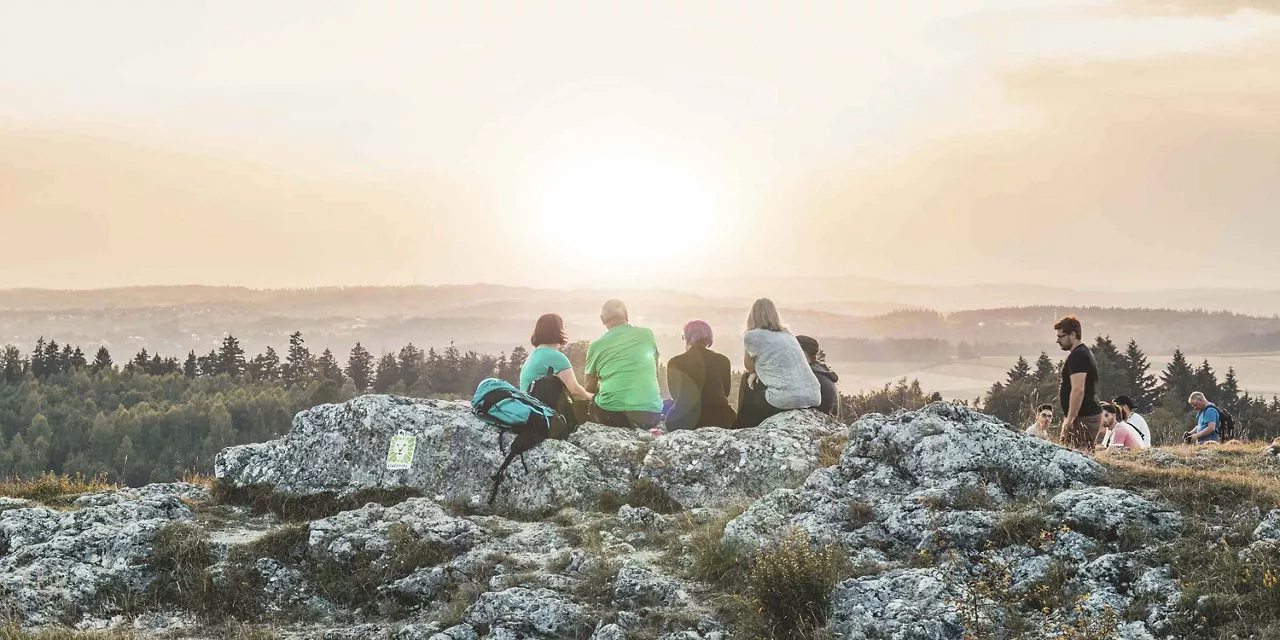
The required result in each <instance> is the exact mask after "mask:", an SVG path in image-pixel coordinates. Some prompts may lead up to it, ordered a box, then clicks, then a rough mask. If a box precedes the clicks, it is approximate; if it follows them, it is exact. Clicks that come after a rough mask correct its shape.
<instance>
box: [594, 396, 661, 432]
mask: <svg viewBox="0 0 1280 640" xmlns="http://www.w3.org/2000/svg"><path fill="white" fill-rule="evenodd" d="M590 418H591V421H592V422H595V423H598V424H602V425H604V426H606V427H618V428H619V429H652V428H654V427H656V426H658V425H659V424H661V423H662V414H661V413H654V412H651V411H609V410H608V409H601V408H600V407H599V405H597V404H596V403H595V402H592V403H591V409H590Z"/></svg>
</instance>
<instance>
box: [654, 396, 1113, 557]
mask: <svg viewBox="0 0 1280 640" xmlns="http://www.w3.org/2000/svg"><path fill="white" fill-rule="evenodd" d="M651 455H652V454H651ZM1101 474H1102V466H1101V465H1099V464H1098V463H1097V462H1095V461H1094V460H1092V459H1091V458H1089V457H1088V456H1085V455H1083V454H1080V453H1077V452H1074V451H1070V450H1067V449H1064V448H1062V447H1059V446H1056V445H1053V444H1051V443H1048V442H1045V441H1042V440H1038V439H1036V438H1030V437H1027V436H1025V435H1022V434H1019V433H1017V432H1014V431H1013V430H1010V429H1008V428H1006V427H1005V426H1003V425H1002V423H999V422H997V421H996V420H995V419H993V418H991V417H989V416H986V415H983V414H981V413H977V412H974V411H969V410H968V409H965V408H963V407H956V406H954V405H950V404H946V403H934V404H932V405H929V406H928V407H925V408H924V409H921V410H920V411H916V412H904V413H901V414H898V415H896V416H893V417H885V416H882V415H879V414H870V415H867V416H864V417H862V418H861V419H860V420H858V421H857V422H856V423H854V424H853V426H852V428H851V436H850V440H849V444H848V446H847V447H846V448H845V450H844V453H843V454H842V455H841V457H840V462H839V464H838V465H836V466H835V467H832V468H828V469H819V470H817V471H815V472H813V474H811V475H810V476H809V477H808V478H807V479H806V480H805V481H804V483H803V485H801V486H800V488H799V489H798V490H797V491H795V492H786V491H777V492H774V493H772V494H770V495H769V496H767V497H765V498H764V499H763V500H761V501H759V502H757V503H755V504H753V505H752V506H751V507H749V508H748V509H747V511H746V512H745V513H743V514H742V515H741V516H739V517H738V518H737V519H735V520H734V521H733V522H731V523H730V524H729V525H728V526H727V527H726V528H725V538H724V541H725V542H726V543H731V544H736V545H739V546H742V547H744V548H751V547H757V546H760V545H761V544H764V543H766V542H767V541H769V540H771V539H776V538H777V537H778V536H779V535H781V533H782V532H783V531H785V530H788V529H797V530H804V531H805V532H806V534H807V535H808V536H809V537H810V538H811V539H814V540H818V541H821V542H834V543H839V544H842V545H844V546H846V547H847V548H849V549H857V548H860V547H864V546H867V545H874V546H888V547H893V548H896V549H897V550H898V551H899V552H900V553H906V552H916V551H920V550H931V549H932V548H934V547H936V546H937V537H938V536H939V535H941V536H945V539H946V542H947V544H948V545H950V546H958V547H964V548H979V547H981V546H982V545H983V544H984V543H985V542H986V539H987V537H988V534H989V533H990V531H991V529H992V526H993V525H994V524H995V522H996V516H995V514H994V513H992V512H991V511H990V510H991V509H994V508H997V507H998V506H999V505H1001V504H1003V503H1005V502H1008V501H1011V500H1018V499H1026V498H1031V497H1038V496H1043V495H1046V494H1051V493H1053V492H1057V491H1060V490H1062V489H1066V488H1069V487H1080V486H1085V485H1087V484H1090V483H1092V482H1094V481H1096V480H1097V478H1098V477H1100V475H1101Z"/></svg>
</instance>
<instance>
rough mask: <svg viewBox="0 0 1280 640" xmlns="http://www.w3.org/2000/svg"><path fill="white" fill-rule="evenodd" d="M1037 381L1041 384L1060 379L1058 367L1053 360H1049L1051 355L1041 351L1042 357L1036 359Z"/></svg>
mask: <svg viewBox="0 0 1280 640" xmlns="http://www.w3.org/2000/svg"><path fill="white" fill-rule="evenodd" d="M1035 375H1036V380H1040V381H1041V382H1043V381H1045V380H1053V379H1054V378H1057V377H1058V375H1059V374H1058V367H1057V366H1056V365H1054V364H1053V360H1050V359H1049V354H1047V353H1045V352H1043V351H1041V352H1040V357H1039V358H1036V374H1035Z"/></svg>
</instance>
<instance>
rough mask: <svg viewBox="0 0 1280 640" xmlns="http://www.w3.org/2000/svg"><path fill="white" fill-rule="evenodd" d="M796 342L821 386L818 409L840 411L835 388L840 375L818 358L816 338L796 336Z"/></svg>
mask: <svg viewBox="0 0 1280 640" xmlns="http://www.w3.org/2000/svg"><path fill="white" fill-rule="evenodd" d="M796 342H799V343H800V349H801V350H802V351H804V355H805V357H807V358H808V359H809V368H810V369H812V370H813V375H815V376H817V377H818V384H819V385H820V386H821V387H822V404H820V405H818V410H819V411H821V412H823V413H827V414H830V415H833V416H834V415H836V414H837V413H838V412H839V411H840V391H839V390H838V389H836V383H837V382H839V381H840V376H838V375H836V372H834V371H832V370H831V369H830V368H828V367H827V365H826V363H825V362H822V361H821V360H819V359H818V354H819V353H820V351H819V349H818V341H817V340H815V339H813V338H810V337H809V336H796Z"/></svg>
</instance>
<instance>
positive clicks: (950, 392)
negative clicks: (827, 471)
mask: <svg viewBox="0 0 1280 640" xmlns="http://www.w3.org/2000/svg"><path fill="white" fill-rule="evenodd" d="M1038 355H1040V354H1039V353H1036V354H1027V360H1031V361H1034V356H1038ZM1169 359H1170V356H1150V355H1148V360H1150V361H1151V369H1152V372H1153V373H1155V374H1156V375H1157V376H1158V375H1159V371H1161V370H1163V369H1164V367H1165V365H1166V364H1168V362H1169ZM1206 359H1208V360H1209V366H1211V367H1213V370H1214V371H1216V372H1217V374H1218V380H1222V378H1223V376H1225V375H1226V373H1227V367H1235V369H1236V377H1237V378H1238V379H1239V380H1240V387H1241V388H1242V389H1245V390H1247V391H1248V392H1249V393H1250V394H1253V395H1263V396H1276V395H1280V352H1271V353H1232V354H1222V353H1200V354H1188V355H1187V360H1188V361H1190V362H1191V363H1193V364H1194V365H1196V366H1199V364H1200V362H1202V361H1204V360H1206ZM1017 360H1018V358H1017V357H1016V356H991V357H984V358H974V359H971V360H952V361H951V362H946V363H921V362H832V363H830V364H831V367H832V368H833V369H835V371H836V372H837V373H839V374H840V390H841V391H842V392H844V393H857V392H858V391H861V390H869V389H879V388H880V387H883V386H884V385H885V384H893V383H895V382H897V381H898V379H900V378H902V377H904V376H905V377H906V378H907V379H908V380H911V379H917V378H918V379H919V380H920V386H921V387H923V388H924V389H925V390H926V391H938V392H940V393H941V394H942V395H943V397H945V398H947V399H948V400H973V399H974V398H976V397H978V396H981V395H983V394H985V393H986V392H987V389H989V388H990V387H991V385H992V383H994V382H997V381H999V380H1004V379H1005V374H1006V373H1007V372H1008V371H1009V369H1010V368H1011V367H1012V366H1013V364H1014V362H1016V361H1017Z"/></svg>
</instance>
